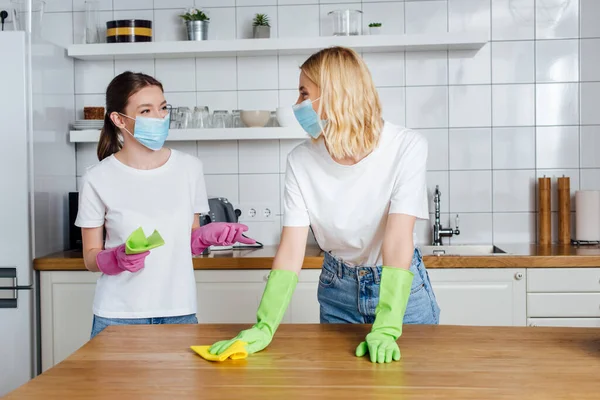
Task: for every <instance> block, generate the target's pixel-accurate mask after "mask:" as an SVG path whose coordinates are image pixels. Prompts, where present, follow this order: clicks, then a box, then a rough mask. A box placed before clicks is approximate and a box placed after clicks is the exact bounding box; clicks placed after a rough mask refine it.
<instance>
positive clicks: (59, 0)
mask: <svg viewBox="0 0 600 400" xmlns="http://www.w3.org/2000/svg"><path fill="white" fill-rule="evenodd" d="M71 11H73V0H50V1H47V2H46V6H45V8H44V12H45V13H46V15H47V14H49V13H56V12H71ZM46 15H44V17H45V16H46Z"/></svg>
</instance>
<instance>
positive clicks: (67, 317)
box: [40, 271, 99, 371]
mask: <svg viewBox="0 0 600 400" xmlns="http://www.w3.org/2000/svg"><path fill="white" fill-rule="evenodd" d="M98 276H99V274H95V273H92V272H88V271H52V272H42V273H40V319H41V338H42V343H41V345H42V370H43V371H45V370H47V369H48V368H50V367H52V366H53V365H55V364H58V363H59V362H61V361H62V360H64V359H65V358H67V357H68V356H70V355H71V354H72V353H73V352H75V351H76V350H77V349H79V348H80V347H81V346H82V345H84V344H85V343H86V342H87V341H88V340H89V339H90V333H91V330H92V319H93V313H92V303H93V301H94V292H95V290H96V280H97V279H98Z"/></svg>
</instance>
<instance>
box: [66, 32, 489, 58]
mask: <svg viewBox="0 0 600 400" xmlns="http://www.w3.org/2000/svg"><path fill="white" fill-rule="evenodd" d="M488 38H489V33H487V32H451V33H436V34H418V35H413V34H410V35H377V36H320V37H306V38H273V39H238V40H207V41H198V42H196V41H179V42H151V43H111V44H108V43H101V44H76V45H72V46H69V48H68V55H69V56H70V57H73V58H77V59H80V60H114V59H151V58H193V57H228V56H265V55H277V54H282V55H289V54H309V53H311V52H314V51H317V50H320V49H323V48H325V47H330V46H345V47H351V48H353V49H355V50H357V51H361V52H365V53H367V52H395V51H425V50H478V49H480V48H481V47H482V46H483V45H484V44H486V43H487V42H488Z"/></svg>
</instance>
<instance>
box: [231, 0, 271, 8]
mask: <svg viewBox="0 0 600 400" xmlns="http://www.w3.org/2000/svg"><path fill="white" fill-rule="evenodd" d="M276 4H277V0H235V5H236V6H238V7H245V6H273V5H276Z"/></svg>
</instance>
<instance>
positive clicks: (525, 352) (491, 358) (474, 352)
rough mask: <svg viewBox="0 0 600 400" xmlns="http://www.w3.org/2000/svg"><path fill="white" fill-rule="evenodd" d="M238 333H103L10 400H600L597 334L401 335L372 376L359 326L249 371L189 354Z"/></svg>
mask: <svg viewBox="0 0 600 400" xmlns="http://www.w3.org/2000/svg"><path fill="white" fill-rule="evenodd" d="M239 329H240V326H235V325H197V326H125V327H110V328H108V329H107V330H105V331H104V332H103V333H101V334H100V335H99V336H98V337H97V338H95V339H94V340H92V341H91V342H89V343H87V344H86V345H85V346H84V347H82V348H81V349H80V350H79V351H77V352H76V353H75V354H73V355H72V356H71V357H69V358H68V359H67V360H65V361H64V362H62V363H61V364H59V365H57V366H56V367H54V368H52V369H50V370H49V371H47V372H46V373H44V374H43V375H41V376H39V377H38V378H36V379H34V380H33V381H31V382H29V383H28V384H26V385H25V386H23V387H21V388H20V389H18V390H16V391H15V392H13V393H11V394H10V395H9V396H8V397H7V399H111V400H115V399H173V398H178V399H189V398H198V399H261V400H263V399H285V400H292V399H304V400H306V399H309V400H313V399H395V400H398V399H402V400H407V399H428V400H430V399H478V400H491V399H492V400H493V399H599V398H600V330H599V329H571V328H491V327H456V326H405V328H404V335H403V336H402V338H401V339H400V347H401V350H402V357H403V358H402V360H401V361H399V362H395V363H392V364H371V363H370V362H369V361H367V359H366V358H356V357H354V355H353V351H354V348H355V347H356V345H357V344H358V343H359V341H360V340H362V338H363V337H364V335H365V334H366V333H367V332H368V329H369V327H368V326H364V325H283V326H281V328H280V329H279V332H278V333H277V336H276V338H275V340H274V341H273V343H272V344H271V346H270V347H269V348H268V349H267V350H265V351H263V352H261V353H257V354H254V355H252V356H250V357H249V358H248V359H246V360H239V361H228V362H225V363H220V364H217V363H210V362H207V361H204V360H202V359H201V358H199V357H198V356H196V355H195V354H194V353H192V351H191V350H189V346H190V345H193V344H209V343H212V342H214V341H216V340H218V339H222V338H227V337H230V336H231V335H233V334H235V333H237V331H238V330H239Z"/></svg>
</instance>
